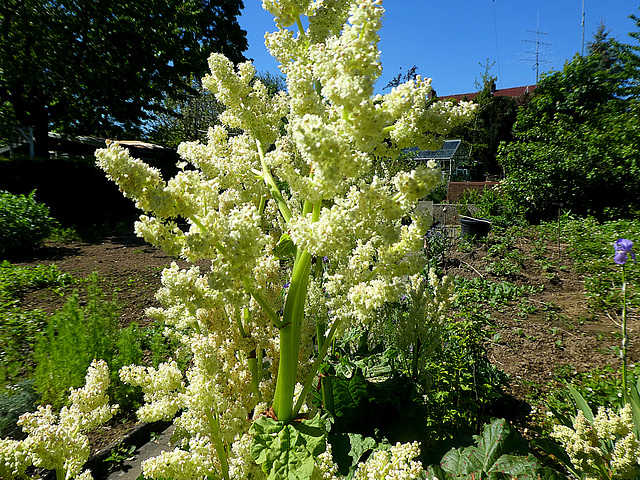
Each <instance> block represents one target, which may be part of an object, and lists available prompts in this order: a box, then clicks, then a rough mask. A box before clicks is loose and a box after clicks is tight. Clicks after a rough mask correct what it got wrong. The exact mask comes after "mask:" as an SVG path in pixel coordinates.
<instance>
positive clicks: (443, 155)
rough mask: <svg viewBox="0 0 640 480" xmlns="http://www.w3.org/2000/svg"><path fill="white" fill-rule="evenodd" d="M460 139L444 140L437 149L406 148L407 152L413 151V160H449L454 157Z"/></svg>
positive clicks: (460, 141)
mask: <svg viewBox="0 0 640 480" xmlns="http://www.w3.org/2000/svg"><path fill="white" fill-rule="evenodd" d="M461 144H462V140H445V141H444V143H443V144H442V147H441V148H439V149H438V150H420V149H419V148H417V147H412V148H409V149H407V151H408V152H409V153H414V154H415V156H414V157H413V159H414V160H450V159H452V158H453V157H454V155H455V154H456V152H457V151H458V148H459V147H460V145H461Z"/></svg>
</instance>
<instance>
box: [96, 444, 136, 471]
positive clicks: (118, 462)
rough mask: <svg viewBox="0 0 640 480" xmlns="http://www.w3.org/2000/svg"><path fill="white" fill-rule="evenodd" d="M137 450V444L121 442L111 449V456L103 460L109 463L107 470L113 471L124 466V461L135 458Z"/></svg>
mask: <svg viewBox="0 0 640 480" xmlns="http://www.w3.org/2000/svg"><path fill="white" fill-rule="evenodd" d="M135 451H136V446H135V445H125V444H123V443H120V444H118V446H117V447H116V448H113V449H111V452H109V456H108V457H107V458H105V459H104V460H103V462H104V463H106V464H107V470H108V471H109V472H112V471H113V470H117V469H119V468H120V467H122V465H123V464H124V462H127V461H130V460H133V459H134V458H135Z"/></svg>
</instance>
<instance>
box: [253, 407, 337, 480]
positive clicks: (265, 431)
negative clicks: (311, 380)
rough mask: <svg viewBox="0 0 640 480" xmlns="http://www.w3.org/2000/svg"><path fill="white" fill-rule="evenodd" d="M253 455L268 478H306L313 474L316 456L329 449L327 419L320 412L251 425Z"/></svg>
mask: <svg viewBox="0 0 640 480" xmlns="http://www.w3.org/2000/svg"><path fill="white" fill-rule="evenodd" d="M250 432H251V433H252V434H253V442H252V444H251V456H252V457H253V458H254V460H255V461H256V463H257V464H258V465H261V467H262V470H263V471H264V473H265V474H266V475H267V479H268V480H284V479H287V480H305V479H308V478H309V477H310V476H311V474H312V473H313V468H314V458H315V457H317V456H318V455H320V454H321V453H323V452H324V451H325V449H326V438H327V427H326V422H325V421H324V420H323V419H322V418H321V417H320V415H319V414H318V415H316V416H315V417H314V418H313V419H311V420H301V421H295V422H292V423H284V422H278V421H276V420H273V419H271V418H268V417H260V418H258V419H257V420H256V421H255V422H254V423H253V425H252V426H251V430H250Z"/></svg>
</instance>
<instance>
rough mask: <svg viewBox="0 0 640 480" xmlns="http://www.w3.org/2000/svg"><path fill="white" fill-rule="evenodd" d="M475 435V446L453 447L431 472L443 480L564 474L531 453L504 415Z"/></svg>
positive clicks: (558, 476) (549, 477) (538, 476)
mask: <svg viewBox="0 0 640 480" xmlns="http://www.w3.org/2000/svg"><path fill="white" fill-rule="evenodd" d="M474 439H475V444H474V445H472V446H469V447H466V448H459V449H455V448H453V449H451V450H450V451H449V452H448V453H447V454H446V455H445V456H444V457H443V458H442V461H441V463H440V465H435V466H430V467H429V469H428V471H429V473H430V474H431V475H434V476H437V478H439V479H441V480H444V479H451V480H453V479H469V478H476V479H482V478H484V479H495V480H499V479H522V480H524V479H531V480H533V479H549V480H551V479H557V480H561V479H563V478H565V477H563V476H562V475H560V474H559V473H558V472H556V471H554V470H552V469H551V468H549V467H544V466H543V465H542V464H541V463H540V462H539V461H538V460H537V459H536V457H534V456H533V455H532V454H531V453H529V452H528V447H527V443H526V442H525V441H524V439H523V438H522V437H521V436H520V435H519V434H518V432H517V431H516V430H515V429H514V428H513V427H511V426H510V425H509V424H508V423H507V422H506V421H505V420H503V419H502V420H499V419H496V420H493V421H492V422H491V423H490V424H487V425H485V427H484V431H483V434H482V435H477V436H474Z"/></svg>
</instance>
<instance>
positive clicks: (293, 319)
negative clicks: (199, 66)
mask: <svg viewBox="0 0 640 480" xmlns="http://www.w3.org/2000/svg"><path fill="white" fill-rule="evenodd" d="M263 7H264V8H265V9H266V10H268V11H269V12H270V13H272V14H273V16H274V19H275V24H276V26H277V30H276V31H275V32H273V33H268V34H267V35H266V36H265V38H266V45H267V47H268V49H269V51H270V52H271V53H272V55H273V56H274V57H275V58H276V59H277V60H278V61H279V62H280V64H281V66H280V68H281V70H282V72H283V73H284V74H285V75H286V79H287V80H286V81H287V91H286V92H279V93H277V94H275V95H271V94H270V93H269V92H268V89H267V88H266V86H265V85H264V84H263V83H262V82H261V81H260V80H259V79H257V78H256V76H255V69H254V67H253V66H252V65H251V63H249V62H247V63H243V64H240V65H237V66H234V65H233V64H232V63H231V62H230V61H229V60H228V59H226V58H225V57H224V56H223V55H221V54H217V53H214V54H212V55H211V56H210V58H209V66H210V69H211V73H210V74H209V75H207V76H206V77H205V78H204V79H203V84H204V85H205V87H206V88H208V89H209V90H210V91H211V92H212V93H213V94H215V96H216V98H217V99H218V100H219V101H220V102H222V103H223V104H224V105H225V106H226V110H225V111H224V113H223V114H222V115H221V116H220V121H221V125H219V126H216V127H213V128H211V129H210V130H209V132H208V142H207V143H206V144H203V143H198V142H189V143H183V144H182V145H180V147H179V154H180V155H181V157H182V162H181V163H180V165H179V166H180V167H181V170H180V172H179V173H178V174H177V175H176V176H175V177H174V178H172V179H170V180H165V179H163V178H162V176H161V174H160V172H159V171H158V170H157V169H154V168H151V167H149V166H147V165H146V164H144V163H143V162H141V161H140V160H137V159H134V158H131V157H130V156H129V153H128V151H127V150H126V149H124V148H122V147H120V146H119V145H118V144H117V143H111V144H109V145H108V148H106V149H101V150H99V151H97V153H96V155H97V162H98V164H99V165H100V167H101V168H103V169H104V170H105V172H106V173H107V175H108V176H109V178H111V179H112V180H114V181H115V182H116V183H117V184H118V185H119V187H120V188H121V189H122V190H123V191H124V194H125V195H126V196H128V197H130V198H132V199H134V200H135V202H136V204H137V206H138V207H139V208H140V209H142V210H143V211H144V215H142V216H141V217H140V220H139V221H138V222H137V223H136V226H135V228H136V233H137V234H138V235H140V236H142V237H143V238H144V239H145V240H147V241H148V242H150V243H152V244H154V245H156V246H158V247H160V248H162V249H164V250H165V251H166V252H167V253H169V254H171V255H173V256H175V257H181V258H184V259H186V260H188V261H191V262H193V263H194V264H195V263H196V262H197V264H198V265H199V266H193V267H191V268H189V269H181V268H179V267H178V266H177V265H176V264H173V265H172V266H171V267H170V268H168V269H166V270H165V271H164V273H163V276H162V283H163V287H162V289H161V290H160V291H159V293H158V298H159V300H160V301H161V303H162V305H163V306H162V308H157V309H152V310H151V314H152V315H153V316H154V317H156V318H158V319H160V320H162V321H163V322H164V323H165V325H166V326H167V329H166V332H167V334H168V335H172V336H174V337H176V338H177V339H178V340H179V341H180V342H181V343H182V345H183V346H184V348H185V350H186V351H188V352H190V355H191V359H192V360H191V362H190V364H189V367H188V370H187V371H186V372H184V373H183V372H181V371H180V370H179V368H178V366H177V365H176V363H175V362H168V363H165V364H162V365H161V366H160V367H159V368H158V369H154V368H146V367H128V368H125V369H123V370H122V371H121V376H122V378H123V379H124V380H125V381H127V382H130V383H131V384H134V385H139V386H140V387H142V389H143V391H144V393H145V398H146V401H147V403H146V405H145V406H144V407H142V408H141V409H140V411H139V412H138V413H139V415H140V417H141V418H142V419H144V420H157V419H160V418H166V419H169V418H173V417H174V416H175V415H176V414H177V413H178V412H181V414H180V416H179V417H178V418H177V420H176V422H175V423H176V426H177V429H176V435H177V437H178V438H179V439H180V442H179V444H178V446H177V447H176V449H175V450H173V451H171V452H167V453H164V454H162V455H161V456H160V457H158V458H156V459H151V460H149V461H147V462H146V463H145V464H144V472H145V475H146V476H147V477H152V478H176V479H191V478H194V479H195V478H202V477H204V476H209V477H211V478H224V479H230V478H255V477H258V478H259V477H262V476H264V475H265V474H266V476H267V477H268V478H311V477H313V476H314V475H320V473H318V472H322V475H324V476H325V477H327V478H330V477H331V476H332V475H334V473H335V468H334V466H332V462H331V459H330V454H329V453H330V448H329V447H328V446H327V442H326V433H327V423H326V422H325V420H324V419H323V418H322V417H321V416H320V415H319V414H316V415H315V416H314V415H313V412H311V411H310V408H311V407H310V406H309V405H307V402H306V399H307V397H308V393H309V391H310V389H311V388H312V387H315V386H316V384H317V382H318V380H317V371H318V368H319V365H320V364H321V363H322V360H323V358H324V356H325V354H326V352H327V349H328V348H329V346H330V345H331V343H332V340H333V339H334V338H336V336H337V335H340V333H341V331H343V329H344V328H346V327H347V326H348V325H349V324H353V323H362V324H367V323H368V322H370V321H371V319H373V318H374V317H375V315H376V312H378V311H379V310H380V308H382V307H383V306H384V305H385V304H386V303H388V302H393V301H396V300H397V299H398V298H400V297H401V296H403V295H405V296H407V295H410V294H411V293H412V292H413V290H412V288H413V287H415V285H416V283H417V279H418V278H419V275H420V272H421V271H422V270H423V268H424V266H425V260H424V258H423V257H422V255H421V254H420V251H421V249H422V246H423V238H424V235H425V233H426V229H427V227H428V226H429V219H427V218H426V217H425V216H424V215H422V214H420V213H419V212H417V210H416V208H417V203H418V200H419V199H420V198H422V197H423V196H424V195H425V194H426V193H427V191H428V190H429V189H431V188H433V187H435V186H436V185H438V183H439V181H440V172H439V170H438V169H437V168H436V165H435V164H434V163H431V164H428V165H425V166H421V167H418V168H416V169H415V170H413V171H411V172H403V173H399V174H397V175H395V176H394V177H393V178H387V177H385V176H384V175H376V174H374V168H373V167H374V166H375V165H376V164H380V163H383V162H384V160H385V159H389V158H395V157H396V156H397V155H398V154H399V153H400V152H401V150H402V149H404V148H406V147H413V146H417V147H419V148H422V149H435V148H438V147H439V146H440V143H441V138H442V135H443V134H446V133H447V132H448V131H449V130H450V129H451V128H452V127H454V126H456V125H458V124H460V123H462V122H464V121H466V120H468V119H469V118H470V116H471V114H472V113H473V107H472V105H471V104H468V103H464V102H463V103H454V102H450V101H438V100H437V99H436V98H434V97H433V95H432V89H431V80H430V79H423V78H421V77H417V78H416V79H414V80H410V81H408V82H406V83H404V84H402V85H399V86H397V87H395V88H394V89H393V90H392V91H391V92H390V93H388V94H386V95H376V94H374V83H375V82H376V80H377V78H378V77H379V76H380V73H381V65H380V61H379V51H378V48H377V44H378V40H379V37H378V30H379V29H380V26H381V21H382V16H383V8H382V5H381V1H380V0H335V1H326V0H313V1H312V0H263ZM420 291H424V288H423V289H422V290H420ZM413 296H414V297H415V296H416V293H415V292H413ZM417 303H420V300H419V299H418V301H417ZM416 318H421V321H424V319H425V316H416ZM414 450H415V449H414V448H406V449H400V448H399V449H398V451H399V452H401V451H404V452H409V453H407V455H413V453H411V452H414ZM328 452H329V453H328ZM381 458H382V457H380V458H378V457H375V459H374V461H376V462H378V463H380V462H381V460H380V459H381ZM385 458H386V457H385ZM410 460H411V459H407V460H406V461H405V462H404V463H405V464H406V465H411V466H412V467H411V468H413V467H414V466H413V464H411V463H410ZM370 467H371V466H370ZM363 468H364V467H363ZM371 468H373V467H371ZM367 471H368V470H367ZM332 472H333V473H332ZM367 475H369V474H367Z"/></svg>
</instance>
